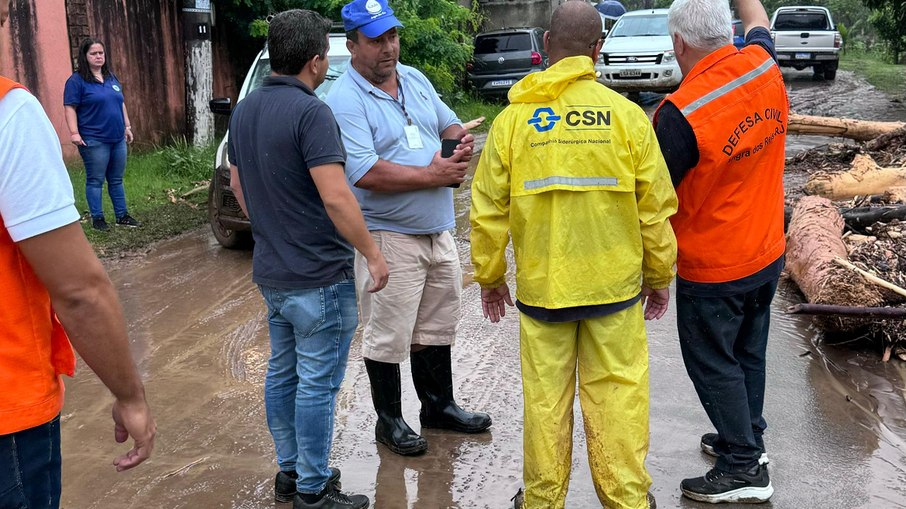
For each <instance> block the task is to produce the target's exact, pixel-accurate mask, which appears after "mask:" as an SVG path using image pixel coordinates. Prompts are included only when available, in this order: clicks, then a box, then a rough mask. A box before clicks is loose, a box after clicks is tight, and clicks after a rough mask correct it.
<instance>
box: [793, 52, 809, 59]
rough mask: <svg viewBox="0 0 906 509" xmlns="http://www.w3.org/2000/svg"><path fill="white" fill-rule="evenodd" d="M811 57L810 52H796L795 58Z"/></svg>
mask: <svg viewBox="0 0 906 509" xmlns="http://www.w3.org/2000/svg"><path fill="white" fill-rule="evenodd" d="M810 58H812V54H811V53H796V60H808V59H810Z"/></svg>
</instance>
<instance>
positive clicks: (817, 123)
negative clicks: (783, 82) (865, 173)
mask: <svg viewBox="0 0 906 509" xmlns="http://www.w3.org/2000/svg"><path fill="white" fill-rule="evenodd" d="M903 126H906V124H904V123H903V122H873V121H869V120H854V119H851V118H835V117H816V116H812V115H797V114H795V113H790V122H789V127H788V128H787V131H788V132H790V133H792V134H809V135H819V136H837V137H841V138H850V139H853V140H857V141H868V140H873V139H875V138H877V137H879V136H881V135H883V134H887V133H891V132H893V131H896V130H897V129H899V128H901V127H903Z"/></svg>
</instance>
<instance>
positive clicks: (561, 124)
mask: <svg viewBox="0 0 906 509" xmlns="http://www.w3.org/2000/svg"><path fill="white" fill-rule="evenodd" d="M509 99H510V103H511V104H510V105H509V106H507V108H506V109H505V110H504V111H503V112H502V113H501V114H500V115H499V116H498V117H497V119H496V120H495V121H494V125H493V126H492V128H491V131H490V133H489V134H488V139H487V142H486V144H485V147H484V150H483V152H482V154H481V160H480V161H479V164H478V168H477V170H476V172H475V178H474V180H473V182H472V207H471V212H470V221H471V224H472V233H471V244H472V263H473V265H474V267H475V280H476V281H477V282H478V283H479V284H481V285H482V286H483V287H496V286H500V285H501V284H503V283H504V282H505V279H504V277H505V274H506V270H507V265H506V256H505V250H506V245H507V243H508V241H509V236H510V235H512V239H513V247H514V252H515V258H516V266H517V272H516V287H517V288H516V298H517V299H518V300H519V301H521V302H523V303H525V304H528V305H530V306H540V307H545V308H549V309H558V308H564V307H573V306H587V305H597V304H607V303H613V302H621V301H625V300H628V299H631V298H634V297H635V296H637V295H638V294H639V292H640V290H641V284H642V282H643V280H644V284H645V285H646V286H648V287H651V288H666V287H667V286H668V285H669V284H670V281H671V280H672V279H673V275H674V262H675V261H676V238H675V237H674V235H673V230H672V229H671V227H670V223H669V221H668V218H669V217H670V216H671V215H673V214H674V213H675V212H676V208H677V201H676V194H675V193H674V191H673V186H672V184H671V182H670V175H669V173H668V171H667V166H666V164H665V163H664V158H663V156H662V155H661V152H660V148H659V147H658V142H657V138H656V137H655V134H654V130H653V128H652V126H651V123H650V121H649V120H648V117H647V116H646V115H645V113H644V112H643V111H642V110H641V108H639V107H638V106H637V105H635V104H634V103H632V102H630V101H629V100H627V99H625V98H624V97H623V96H621V95H620V94H618V93H616V92H614V91H612V90H610V89H608V88H607V87H605V86H604V85H601V84H600V83H598V82H597V81H595V71H594V64H593V62H592V60H591V58H589V57H585V56H577V57H569V58H566V59H563V60H561V61H559V62H557V63H556V64H554V65H552V66H551V67H550V68H549V69H547V70H545V71H542V72H538V73H533V74H529V75H528V76H526V77H525V78H524V79H522V80H521V81H519V82H518V83H516V84H515V85H514V86H513V88H512V89H511V90H510V93H509Z"/></svg>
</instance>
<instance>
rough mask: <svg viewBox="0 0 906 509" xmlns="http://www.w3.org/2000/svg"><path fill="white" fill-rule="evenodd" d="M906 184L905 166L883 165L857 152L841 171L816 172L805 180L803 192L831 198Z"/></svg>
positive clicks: (880, 192) (884, 190)
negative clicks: (883, 166) (849, 163)
mask: <svg viewBox="0 0 906 509" xmlns="http://www.w3.org/2000/svg"><path fill="white" fill-rule="evenodd" d="M904 186H906V168H882V167H880V166H878V164H877V163H876V162H875V161H874V159H872V158H871V156H867V155H863V154H859V155H857V156H856V157H855V159H853V162H852V166H851V167H850V169H849V170H848V171H845V172H843V173H827V172H817V173H815V174H814V175H812V176H810V177H809V179H808V181H807V182H806V183H805V186H804V188H803V189H804V191H805V193H806V194H812V195H817V196H823V197H825V198H829V199H831V200H848V199H850V198H853V197H854V196H865V195H872V194H882V193H885V192H887V191H888V190H890V188H893V187H904Z"/></svg>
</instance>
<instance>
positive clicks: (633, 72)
mask: <svg viewBox="0 0 906 509" xmlns="http://www.w3.org/2000/svg"><path fill="white" fill-rule="evenodd" d="M641 76H642V70H641V69H625V70H623V71H620V77H621V78H639V77H641Z"/></svg>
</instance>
